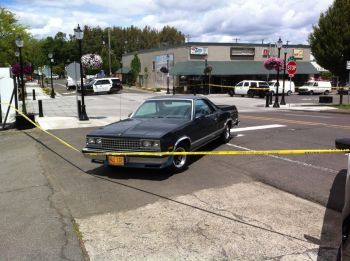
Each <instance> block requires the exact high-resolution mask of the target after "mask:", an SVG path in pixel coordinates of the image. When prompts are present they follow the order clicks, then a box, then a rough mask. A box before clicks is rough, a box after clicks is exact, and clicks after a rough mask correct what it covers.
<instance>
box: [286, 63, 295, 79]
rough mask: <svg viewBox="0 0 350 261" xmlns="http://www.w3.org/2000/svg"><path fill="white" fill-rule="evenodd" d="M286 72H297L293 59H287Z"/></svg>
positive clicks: (291, 73) (290, 73)
mask: <svg viewBox="0 0 350 261" xmlns="http://www.w3.org/2000/svg"><path fill="white" fill-rule="evenodd" d="M287 72H288V74H289V75H293V76H294V74H295V73H296V72H297V63H296V62H295V61H289V62H288V63H287Z"/></svg>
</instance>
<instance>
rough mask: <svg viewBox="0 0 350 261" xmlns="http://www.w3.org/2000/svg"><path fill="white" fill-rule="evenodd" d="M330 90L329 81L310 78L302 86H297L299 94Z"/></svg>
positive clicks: (327, 91)
mask: <svg viewBox="0 0 350 261" xmlns="http://www.w3.org/2000/svg"><path fill="white" fill-rule="evenodd" d="M331 91H332V85H331V82H327V81H315V80H310V81H307V82H306V83H304V85H303V86H301V87H299V89H298V92H299V94H304V93H307V94H311V95H312V94H314V93H315V94H316V93H318V94H321V93H324V94H326V95H327V94H329V93H330V92H331Z"/></svg>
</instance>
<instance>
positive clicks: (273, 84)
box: [269, 80, 295, 96]
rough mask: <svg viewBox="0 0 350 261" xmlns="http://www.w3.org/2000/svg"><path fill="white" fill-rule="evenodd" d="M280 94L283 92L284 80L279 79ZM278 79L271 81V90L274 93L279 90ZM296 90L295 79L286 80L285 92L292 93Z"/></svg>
mask: <svg viewBox="0 0 350 261" xmlns="http://www.w3.org/2000/svg"><path fill="white" fill-rule="evenodd" d="M278 82H279V87H278V94H282V92H283V80H279V81H278ZM276 85H277V80H271V81H269V86H270V92H272V94H273V95H274V94H275V93H276V92H277V86H276ZM294 92H295V85H294V82H293V81H284V94H286V95H288V96H289V95H291V94H292V93H294Z"/></svg>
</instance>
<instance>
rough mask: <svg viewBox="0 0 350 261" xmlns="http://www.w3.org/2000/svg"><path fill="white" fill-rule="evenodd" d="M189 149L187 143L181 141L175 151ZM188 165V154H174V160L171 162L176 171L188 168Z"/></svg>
mask: <svg viewBox="0 0 350 261" xmlns="http://www.w3.org/2000/svg"><path fill="white" fill-rule="evenodd" d="M186 151H189V148H188V146H187V145H185V144H182V143H180V144H179V145H178V146H177V147H176V149H175V150H174V152H186ZM187 165H188V155H174V156H173V161H172V163H171V169H172V170H173V171H174V172H181V171H183V170H184V169H186V168H187Z"/></svg>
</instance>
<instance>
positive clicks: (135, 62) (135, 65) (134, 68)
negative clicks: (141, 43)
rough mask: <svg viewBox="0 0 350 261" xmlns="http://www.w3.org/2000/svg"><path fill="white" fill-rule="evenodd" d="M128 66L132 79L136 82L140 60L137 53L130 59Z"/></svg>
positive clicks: (139, 70)
mask: <svg viewBox="0 0 350 261" xmlns="http://www.w3.org/2000/svg"><path fill="white" fill-rule="evenodd" d="M130 67H131V75H132V81H133V82H136V80H137V77H138V76H139V74H140V72H141V62H140V59H139V57H138V56H137V54H135V55H134V58H133V59H132V61H131V64H130Z"/></svg>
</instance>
